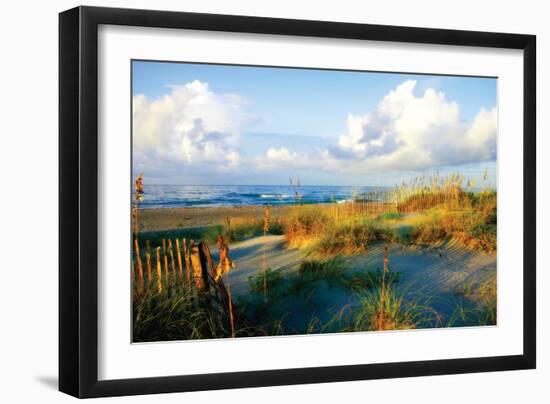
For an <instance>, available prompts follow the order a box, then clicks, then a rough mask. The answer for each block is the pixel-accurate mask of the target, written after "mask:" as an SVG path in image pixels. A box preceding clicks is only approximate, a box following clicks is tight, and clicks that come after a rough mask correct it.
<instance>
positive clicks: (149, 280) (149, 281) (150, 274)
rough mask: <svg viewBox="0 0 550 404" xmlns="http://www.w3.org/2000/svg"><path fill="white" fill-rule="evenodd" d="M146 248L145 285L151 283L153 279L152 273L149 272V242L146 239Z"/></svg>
mask: <svg viewBox="0 0 550 404" xmlns="http://www.w3.org/2000/svg"><path fill="white" fill-rule="evenodd" d="M145 245H146V250H145V257H146V258H147V285H149V286H150V285H151V282H152V281H153V275H152V273H151V242H150V241H149V240H147V241H146V242H145Z"/></svg>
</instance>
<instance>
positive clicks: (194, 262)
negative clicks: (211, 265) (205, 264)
mask: <svg viewBox="0 0 550 404" xmlns="http://www.w3.org/2000/svg"><path fill="white" fill-rule="evenodd" d="M189 248H190V250H191V253H190V259H191V267H192V268H193V279H194V280H195V286H196V288H197V291H199V292H203V291H204V290H205V288H206V285H207V284H206V283H205V282H204V276H203V268H202V265H201V257H200V252H199V246H198V245H196V244H195V242H194V241H193V240H191V245H190V246H189Z"/></svg>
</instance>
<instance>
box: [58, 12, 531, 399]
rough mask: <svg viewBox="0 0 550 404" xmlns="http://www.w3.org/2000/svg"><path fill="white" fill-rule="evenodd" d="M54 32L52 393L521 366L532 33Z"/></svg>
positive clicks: (314, 26) (126, 26)
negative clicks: (56, 313) (56, 175)
mask: <svg viewBox="0 0 550 404" xmlns="http://www.w3.org/2000/svg"><path fill="white" fill-rule="evenodd" d="M59 28H60V31H59V32H60V35H59V41H60V42H59V46H60V51H59V58H60V59H59V81H60V90H59V91H60V94H59V97H60V104H59V110H60V112H59V114H60V117H59V125H60V129H59V137H60V142H59V144H60V163H59V164H60V224H59V226H60V254H59V259H60V267H59V279H60V280H59V285H60V287H59V299H60V302H59V307H60V322H59V346H60V349H59V352H60V353H59V387H60V390H61V391H63V392H65V393H68V394H71V395H73V396H76V397H101V396H114V395H132V394H148V393H163V392H183V391H195V390H208V389H225V388H239V387H258V386H273V385H285V384H299V383H320V382H333V381H347V380H361V379H378V378H393V377H409V376H425V375H440V374H456V373H467V372H486V371H498V370H513V369H532V368H534V367H535V363H536V361H535V358H536V355H535V349H536V342H535V334H536V332H535V309H536V307H535V301H536V297H535V266H536V258H535V256H536V247H535V244H536V243H535V192H536V190H535V174H536V173H535V120H536V116H535V100H536V86H535V66H536V63H535V60H536V59H535V52H536V40H535V37H534V36H531V35H520V34H504V33H488V32H470V31H454V30H442V29H425V28H410V27H395V26H379V25H366V24H350V23H339V22H324V21H307V20H285V19H273V18H260V17H245V16H227V15H213V14H196V13H180V12H164V11H145V10H124V9H108V8H93V7H78V8H75V9H72V10H68V11H65V12H63V13H61V14H60V17H59Z"/></svg>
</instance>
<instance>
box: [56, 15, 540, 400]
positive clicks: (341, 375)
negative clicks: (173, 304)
mask: <svg viewBox="0 0 550 404" xmlns="http://www.w3.org/2000/svg"><path fill="white" fill-rule="evenodd" d="M100 24H113V25H126V26H140V27H158V28H176V29H177V28H181V29H195V30H209V31H227V32H243V33H259V34H277V35H291V36H308V37H322V38H345V39H358V40H371V41H373V40H374V41H392V42H405V43H424V44H439V45H449V46H453V45H463V46H476V47H486V48H510V49H520V50H523V60H524V65H523V66H524V76H523V86H524V87H523V141H524V156H523V169H524V188H523V203H524V207H523V220H524V229H523V231H524V233H523V236H524V238H523V251H524V255H523V257H524V258H523V354H521V355H513V356H496V357H482V358H468V359H445V360H429V361H416V362H400V363H381V364H364V365H350V366H332V367H314V368H297V369H281V370H262V371H251V372H235V373H218V374H202V375H201V374H195V375H184V376H170V377H151V378H139V379H123V380H106V381H99V380H98V376H97V374H98V373H97V372H98V322H97V319H98V278H97V275H98V269H97V267H98V65H97V62H98V26H99V25H100ZM535 106H536V37H535V36H534V35H519V34H505V33H490V32H473V31H458V30H443V29H426V28H410V27H397V26H383V25H368V24H351V23H340V22H324V21H309V20H289V19H279V18H260V17H245V16H229V15H214V14H197V13H184V12H166V11H150V10H131V9H112V8H96V7H77V8H74V9H71V10H68V11H64V12H62V13H60V15H59V218H60V219H59V390H61V391H63V392H65V393H68V394H70V395H73V396H76V397H81V398H84V397H104V396H120V395H134V394H150V393H168V392H183V391H197V390H211V389H212V390H213V389H227V388H243V387H260V386H275V385H291V384H301V383H323V382H337V381H351V380H363V379H381V378H396V377H411V376H427V375H442V374H459V373H469V372H488V371H500V370H514V369H534V368H535V366H536V323H535V318H536V288H535V281H536V279H535V276H536V239H535V238H536V222H535V219H536V217H535V212H536V206H535V204H536V202H535V200H536V198H535V196H536V185H535V184H536V168H535V167H536V162H535V157H536V152H535V148H536V128H535V122H536V107H535Z"/></svg>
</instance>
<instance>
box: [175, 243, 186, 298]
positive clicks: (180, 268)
mask: <svg viewBox="0 0 550 404" xmlns="http://www.w3.org/2000/svg"><path fill="white" fill-rule="evenodd" d="M176 251H177V255H178V274H179V278H180V285H181V288H182V289H183V288H184V287H185V285H184V283H183V270H182V265H181V250H180V239H179V238H177V239H176Z"/></svg>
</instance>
